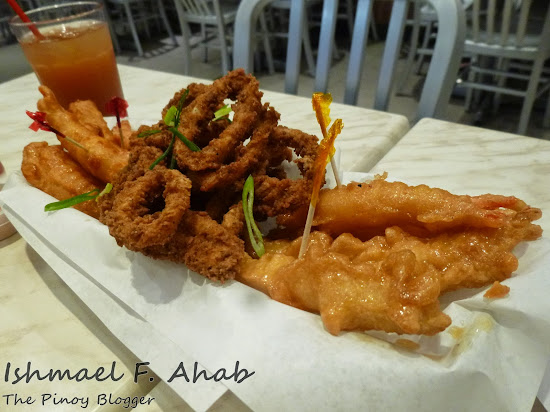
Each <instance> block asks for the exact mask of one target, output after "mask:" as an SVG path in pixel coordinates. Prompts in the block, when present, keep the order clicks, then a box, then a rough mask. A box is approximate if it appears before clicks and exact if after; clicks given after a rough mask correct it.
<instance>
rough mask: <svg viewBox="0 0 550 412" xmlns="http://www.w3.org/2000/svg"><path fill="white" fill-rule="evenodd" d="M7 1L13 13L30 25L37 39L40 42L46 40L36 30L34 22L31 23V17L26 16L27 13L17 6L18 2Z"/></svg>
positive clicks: (13, 0)
mask: <svg viewBox="0 0 550 412" xmlns="http://www.w3.org/2000/svg"><path fill="white" fill-rule="evenodd" d="M7 1H8V4H9V5H10V6H11V8H12V9H13V11H14V12H15V13H17V15H18V16H19V18H20V19H21V21H22V22H25V23H30V24H29V29H31V31H32V32H33V34H34V35H35V36H36V38H38V39H40V40H42V39H44V36H42V34H41V33H40V32H39V31H38V29H37V28H36V25H35V24H34V23H33V22H31V19H29V17H28V16H27V15H26V14H25V12H24V11H23V9H22V8H21V7H20V6H19V4H17V1H15V0H7Z"/></svg>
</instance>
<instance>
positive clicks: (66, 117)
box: [37, 86, 128, 183]
mask: <svg viewBox="0 0 550 412" xmlns="http://www.w3.org/2000/svg"><path fill="white" fill-rule="evenodd" d="M39 90H40V92H41V93H42V95H43V96H44V97H43V98H42V99H40V100H39V101H38V104H37V106H38V110H40V111H41V112H44V113H46V119H47V121H48V123H49V124H50V125H51V126H53V127H54V128H55V129H57V130H59V131H60V132H61V133H63V134H64V135H65V136H67V137H70V138H71V139H73V140H75V141H76V142H78V143H79V144H80V145H81V146H83V147H84V149H82V148H81V147H79V146H77V145H75V144H74V143H71V142H69V141H68V140H67V139H65V138H62V137H59V136H58V139H59V141H60V143H61V145H62V146H63V148H64V149H65V150H66V151H67V152H68V153H69V155H70V156H71V157H72V158H73V159H74V160H75V161H77V162H78V163H79V164H80V165H81V166H82V167H83V168H84V169H86V170H87V171H88V172H90V173H91V174H92V175H93V176H95V177H96V178H98V179H99V180H101V181H102V182H103V183H109V182H112V181H113V180H114V179H115V177H116V174H117V173H118V172H119V171H120V170H121V169H122V168H123V167H124V166H126V165H127V164H128V152H127V151H126V150H124V149H122V148H121V147H120V146H117V145H115V144H114V143H112V142H110V141H108V140H107V139H104V138H102V137H101V136H99V135H97V134H96V133H94V132H92V131H90V129H88V128H87V127H85V126H83V125H82V124H81V123H80V122H79V121H78V119H77V118H76V116H75V115H74V114H72V113H71V112H69V111H67V110H65V109H64V108H63V107H61V105H60V104H59V103H58V102H57V99H56V98H55V95H54V94H53V93H52V91H51V90H50V89H48V88H47V87H46V86H40V87H39Z"/></svg>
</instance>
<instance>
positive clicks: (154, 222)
mask: <svg viewBox="0 0 550 412" xmlns="http://www.w3.org/2000/svg"><path fill="white" fill-rule="evenodd" d="M190 196H191V181H190V180H189V179H188V178H187V177H185V176H184V175H182V174H181V173H180V172H179V171H177V170H169V169H162V168H156V169H155V170H148V171H147V172H146V173H145V174H144V175H143V176H141V177H138V178H137V179H136V180H133V181H127V182H125V185H124V187H123V188H122V190H120V191H119V192H118V193H117V196H116V197H115V198H114V201H113V203H112V209H111V210H109V211H107V213H106V214H105V215H102V221H103V222H104V223H105V224H107V225H108V226H109V232H110V234H111V236H113V237H114V238H115V239H116V241H117V243H118V244H119V245H120V246H126V247H127V248H128V249H130V250H134V251H141V250H142V249H144V248H146V247H149V246H159V245H164V244H166V243H168V242H169V241H170V239H171V238H172V237H173V236H174V234H175V233H176V230H177V228H178V225H179V223H180V221H181V219H182V217H183V215H184V213H185V212H186V211H187V210H188V209H189V205H190Z"/></svg>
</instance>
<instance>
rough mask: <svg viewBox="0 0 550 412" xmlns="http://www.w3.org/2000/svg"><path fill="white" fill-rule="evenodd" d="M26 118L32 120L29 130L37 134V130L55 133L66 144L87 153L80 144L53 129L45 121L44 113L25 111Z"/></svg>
mask: <svg viewBox="0 0 550 412" xmlns="http://www.w3.org/2000/svg"><path fill="white" fill-rule="evenodd" d="M26 112H27V116H29V117H30V118H31V119H32V120H34V121H33V122H32V124H31V125H30V126H29V129H31V130H33V131H35V132H37V131H39V130H44V131H46V132H52V133H55V134H56V135H57V136H58V137H61V138H62V139H65V140H67V141H68V142H71V143H72V144H74V145H75V146H78V147H80V148H81V149H82V150H85V151H88V149H86V148H85V147H84V146H82V145H81V144H80V143H78V142H77V141H76V140H73V139H71V138H70V137H67V136H65V135H64V134H63V133H61V132H60V131H59V130H57V129H55V128H54V127H53V126H52V125H50V124H49V123H48V122H47V121H46V113H44V112H30V111H28V110H26Z"/></svg>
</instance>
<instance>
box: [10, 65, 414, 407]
mask: <svg viewBox="0 0 550 412" xmlns="http://www.w3.org/2000/svg"><path fill="white" fill-rule="evenodd" d="M119 70H120V75H121V80H122V84H123V89H124V93H125V98H126V99H127V100H128V102H129V104H130V107H129V110H128V111H129V114H130V118H131V119H134V120H140V121H141V120H144V121H151V122H155V121H157V119H159V118H160V112H161V110H162V108H163V107H164V105H165V104H166V103H167V102H168V100H169V99H170V98H171V97H172V95H173V94H174V92H175V91H177V90H178V89H179V88H183V87H185V86H186V85H187V84H188V83H190V82H192V81H197V80H198V79H194V78H190V77H184V76H179V75H173V74H167V73H161V72H156V71H151V70H143V69H136V68H132V67H128V66H120V67H119ZM37 87H38V82H37V80H36V78H35V76H34V75H33V74H31V75H26V76H23V77H21V78H19V79H16V80H13V81H10V82H6V83H3V84H0V96H2V100H1V101H0V123H1V124H2V131H1V132H0V135H1V137H0V139H1V141H2V144H1V146H0V160H1V161H2V162H3V164H4V166H5V168H6V171H7V174H6V175H8V174H9V173H11V172H13V171H15V170H19V169H20V164H21V156H22V150H23V147H24V146H25V145H26V144H28V143H30V142H31V141H41V140H45V141H48V142H49V143H52V144H53V143H57V140H56V139H55V136H54V135H53V134H51V133H46V132H39V133H38V134H34V133H33V132H31V131H30V130H29V129H28V126H29V125H30V123H31V120H30V119H29V118H28V117H27V116H26V114H25V110H26V109H27V110H31V111H34V110H36V101H37V100H38V99H39V98H40V94H39V92H38V90H37ZM264 101H269V102H271V103H272V105H273V106H274V107H275V108H276V109H277V110H278V111H279V112H280V113H281V122H280V123H281V124H284V125H286V126H289V127H297V128H300V129H302V130H304V131H306V132H309V133H315V134H319V129H318V125H317V123H316V121H315V116H314V113H313V111H312V108H311V102H310V100H309V99H306V98H301V97H296V96H289V95H284V94H280V93H273V92H265V96H264ZM331 117H332V118H336V117H341V118H343V119H344V124H345V127H344V132H343V133H342V135H341V136H340V137H339V138H338V147H339V148H340V149H341V152H342V157H341V163H342V166H343V168H344V169H346V170H357V171H359V170H368V169H369V168H370V167H372V166H373V165H374V164H375V163H376V162H377V161H378V160H380V159H381V158H382V156H383V155H384V154H385V153H386V152H387V151H388V150H389V149H390V148H391V147H392V146H393V145H395V143H396V142H397V141H399V139H400V138H401V137H402V136H403V135H405V133H406V132H407V131H408V129H409V125H408V121H407V120H406V118H405V117H403V116H400V115H393V114H389V113H384V112H377V111H374V110H367V109H362V108H358V107H348V106H344V105H339V104H334V105H332V112H331ZM6 175H3V176H2V177H1V178H0V179H1V180H0V184H2V183H4V182H5V180H6ZM0 313H1V319H2V322H0V336H1V338H0V368H3V367H4V365H5V363H6V362H11V363H12V364H13V367H25V366H26V362H28V361H32V362H33V367H35V368H39V369H40V370H41V371H44V370H46V371H47V370H49V369H50V368H53V369H57V368H63V369H66V368H68V369H71V370H72V371H76V370H79V369H81V368H83V367H87V368H89V369H90V370H95V369H97V368H98V367H99V366H103V367H105V368H110V366H111V363H112V362H113V361H116V362H117V373H119V374H120V373H124V375H125V376H124V379H123V380H121V381H119V382H116V383H114V382H111V381H105V382H95V383H94V382H93V381H92V382H91V383H85V384H83V383H77V382H74V381H64V382H63V383H59V382H53V383H50V382H44V381H42V382H39V381H36V380H35V381H34V383H30V384H27V385H25V386H24V387H21V386H12V385H10V384H9V383H6V382H4V380H3V379H2V380H1V381H0V394H7V393H15V392H18V393H19V394H20V395H25V397H26V396H31V395H32V396H35V397H37V396H38V397H39V396H40V395H41V394H42V393H52V394H53V393H56V392H58V393H60V394H61V393H63V395H64V396H68V395H72V396H91V398H93V397H95V396H97V394H99V393H113V394H114V395H115V396H136V395H137V396H139V395H141V396H143V395H146V394H147V393H149V391H150V390H151V387H152V386H153V385H152V384H149V385H145V384H140V385H136V384H134V383H133V382H132V377H133V372H134V365H135V363H136V362H138V361H139V360H138V359H137V358H136V357H135V356H134V355H133V354H132V353H131V352H130V351H129V350H128V349H127V348H126V347H125V346H124V345H123V344H122V343H121V342H120V341H118V340H117V339H116V338H115V337H114V336H113V334H112V333H111V332H110V331H109V330H108V329H107V328H106V327H105V326H104V325H103V324H102V323H101V321H100V320H99V319H98V318H97V317H96V316H95V315H94V313H93V312H91V311H90V310H89V309H88V308H87V307H86V306H85V305H84V303H83V302H82V301H81V300H80V299H79V298H78V296H76V295H75V294H74V293H73V292H72V291H71V290H70V289H69V288H68V287H67V286H66V285H65V284H64V282H63V281H62V280H61V279H60V278H59V277H58V276H57V275H56V274H55V272H54V271H53V270H52V269H51V268H50V267H49V266H48V265H47V264H46V263H45V262H44V260H43V259H42V258H41V257H40V256H39V255H38V254H37V253H36V252H35V251H34V250H33V249H31V248H30V247H29V246H28V245H27V244H26V242H25V241H24V240H23V239H22V238H21V237H20V236H19V235H17V234H16V235H13V236H12V237H10V238H8V239H6V240H4V241H2V242H0ZM16 389H17V390H16ZM150 396H154V397H156V398H157V401H155V402H153V404H151V406H148V407H147V406H140V407H139V408H140V410H141V411H148V412H149V411H159V410H163V411H166V410H178V411H181V410H184V409H185V407H186V405H185V403H184V402H183V401H182V400H181V399H180V398H179V397H177V396H176V395H175V394H174V393H173V392H171V390H170V389H169V388H168V387H167V386H166V385H164V384H161V385H159V386H158V387H156V388H155V389H154V390H153V392H151V393H150ZM0 401H3V399H0ZM2 406H4V404H3V403H2V404H1V405H0V409H3V408H2ZM55 408H56V411H65V410H66V411H72V410H76V408H75V407H74V406H71V405H65V406H61V405H59V406H56V407H55ZM93 409H94V408H93V407H89V408H88V410H93ZM109 409H112V408H109V407H103V408H101V410H109ZM228 409H230V410H235V409H241V410H246V407H245V406H244V405H243V404H242V403H241V402H240V401H239V400H238V399H236V398H235V397H232V395H231V394H226V395H224V396H223V397H222V398H221V399H220V401H218V402H217V403H216V404H215V405H214V406H213V408H212V410H228ZM18 410H19V411H24V410H31V411H32V410H45V409H38V408H36V407H33V406H30V407H28V408H25V407H20V406H19V407H18Z"/></svg>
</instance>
